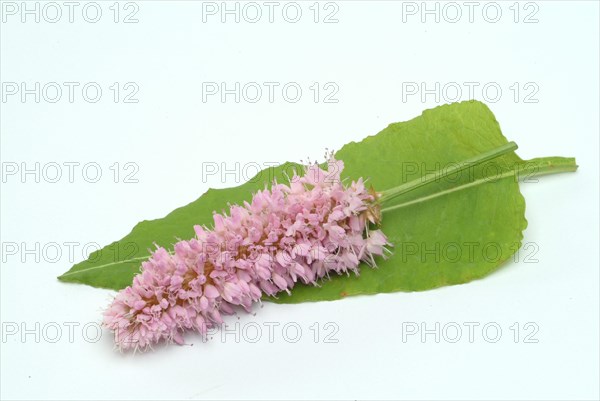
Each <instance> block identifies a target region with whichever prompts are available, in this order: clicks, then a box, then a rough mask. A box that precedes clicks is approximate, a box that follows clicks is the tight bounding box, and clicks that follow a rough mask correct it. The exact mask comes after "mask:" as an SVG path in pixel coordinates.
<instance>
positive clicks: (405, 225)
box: [59, 101, 577, 303]
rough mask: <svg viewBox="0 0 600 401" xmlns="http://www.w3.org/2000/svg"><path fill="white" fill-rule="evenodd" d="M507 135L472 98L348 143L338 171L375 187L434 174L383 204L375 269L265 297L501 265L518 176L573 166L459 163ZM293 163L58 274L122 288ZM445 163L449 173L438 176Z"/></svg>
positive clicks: (420, 282)
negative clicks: (381, 252) (380, 254)
mask: <svg viewBox="0 0 600 401" xmlns="http://www.w3.org/2000/svg"><path fill="white" fill-rule="evenodd" d="M507 143H508V141H507V140H506V138H505V137H504V136H503V135H502V133H501V131H500V127H499V125H498V122H497V121H496V119H495V118H494V115H493V114H492V112H491V111H490V110H489V109H488V108H487V106H485V105H484V104H482V103H480V102H476V101H469V102H462V103H454V104H450V105H444V106H440V107H437V108H435V109H431V110H426V111H425V112H423V114H422V115H421V116H420V117H417V118H415V119H413V120H410V121H406V122H402V123H395V124H391V125H390V126H388V127H387V128H386V129H384V130H383V131H381V132H380V133H379V134H377V135H375V136H371V137H368V138H366V139H365V140H363V141H361V142H359V143H354V142H353V143H349V144H347V145H346V146H344V147H343V148H342V149H340V151H338V152H337V153H336V158H338V159H341V160H343V161H344V163H345V169H344V172H343V177H345V178H350V179H357V178H359V177H365V178H369V183H370V184H371V185H372V186H373V187H374V188H375V190H377V191H385V190H389V189H392V188H395V187H398V186H401V185H403V184H407V183H409V182H412V183H414V182H415V180H423V179H424V177H426V176H427V177H429V178H431V176H432V174H433V175H436V177H437V176H439V179H436V180H434V181H433V182H430V183H427V184H426V185H422V186H415V185H412V184H411V185H409V186H410V187H411V188H412V187H414V189H412V190H411V191H410V192H406V193H402V194H400V195H398V196H396V197H394V198H393V200H390V201H389V203H385V204H383V205H382V206H383V208H384V209H383V210H384V213H383V219H382V227H381V228H382V230H383V231H384V233H386V235H387V236H388V237H389V239H390V241H391V242H392V243H393V244H394V248H392V249H393V254H392V255H391V256H390V257H389V258H388V259H387V260H383V259H381V258H380V259H379V260H377V264H378V268H377V269H371V268H369V267H367V266H366V265H363V266H362V267H361V274H360V276H355V275H350V276H345V275H344V276H332V277H331V280H326V281H323V282H322V283H320V285H319V286H317V287H314V286H305V285H297V286H296V287H295V288H294V290H293V292H292V295H291V296H288V295H282V296H280V297H279V298H277V299H269V300H272V301H275V302H280V303H297V302H304V301H321V300H333V299H339V298H342V297H345V296H350V295H358V294H375V293H382V292H394V291H421V290H427V289H431V288H436V287H440V286H444V285H451V284H460V283H466V282H468V281H471V280H474V279H478V278H481V277H484V276H486V275H487V274H489V273H491V272H493V271H494V270H496V269H498V268H499V266H500V265H501V264H502V263H503V262H505V261H507V260H509V259H510V258H511V257H512V255H513V254H514V253H515V252H516V251H517V250H518V249H519V247H520V246H521V240H522V238H523V235H522V231H523V230H524V229H525V227H526V226H527V221H526V220H525V216H524V214H525V201H524V199H523V196H522V195H521V193H520V192H519V183H518V180H517V178H520V179H522V180H523V179H525V180H528V179H533V178H534V177H537V176H539V175H543V174H550V173H554V172H562V171H575V169H576V167H577V166H576V165H575V161H574V159H570V158H560V157H551V158H542V159H533V160H530V161H527V162H525V161H523V160H522V159H520V158H519V157H518V156H517V155H516V154H515V153H514V152H510V153H508V154H505V155H503V156H500V157H497V158H495V159H493V160H489V161H487V162H485V163H481V164H479V165H475V166H469V168H467V169H463V170H460V169H456V168H455V167H456V166H457V164H459V163H461V162H462V161H465V160H468V159H470V158H473V157H477V156H479V155H481V154H483V153H486V152H489V151H490V150H493V149H495V148H498V147H502V146H503V145H506V144H507ZM294 168H299V166H298V165H296V164H293V163H288V164H285V165H283V166H280V167H277V168H274V169H269V170H265V171H263V172H261V173H259V174H258V175H257V176H256V177H254V178H253V179H252V180H250V181H249V182H248V183H245V184H243V185H241V186H239V187H235V188H229V189H219V190H214V189H211V190H209V191H208V192H206V193H205V194H204V195H202V196H201V197H200V198H199V199H197V200H196V201H194V202H192V203H190V204H189V205H187V206H184V207H182V208H179V209H176V210H175V211H173V212H172V213H170V214H169V215H167V216H166V217H165V218H162V219H158V220H152V221H143V222H141V223H139V224H138V225H137V226H135V227H134V229H133V230H132V232H131V233H130V234H128V235H127V236H126V237H124V238H123V239H122V240H120V241H118V242H115V243H113V244H111V245H109V246H107V247H105V248H103V249H101V250H99V251H98V252H96V253H94V254H92V255H90V258H89V259H88V260H86V261H84V262H81V263H79V264H77V265H75V266H73V267H72V268H71V270H69V271H68V272H67V273H65V274H63V275H62V276H60V277H59V279H60V280H62V281H68V282H78V283H84V284H89V285H92V286H96V287H105V288H113V289H116V290H118V289H122V288H124V287H126V286H127V285H130V284H131V281H132V277H133V276H134V275H135V274H136V273H137V272H139V267H140V263H141V261H142V260H144V259H145V258H147V257H148V255H149V253H148V249H149V248H152V247H153V243H157V244H159V245H161V246H165V247H167V248H172V244H173V243H174V242H176V240H177V238H191V237H192V236H193V235H194V232H193V228H192V227H193V225H194V224H201V225H202V224H204V225H211V222H212V212H213V211H222V210H223V209H226V208H227V204H228V203H241V202H242V201H244V200H249V199H250V198H251V195H252V193H253V192H255V191H256V190H258V189H262V188H264V185H265V183H269V182H271V181H272V179H273V178H274V177H275V178H277V179H278V180H279V181H280V182H282V181H284V180H285V176H286V174H287V175H290V174H291V172H292V171H293V169H294ZM457 170H458V172H457ZM450 171H454V174H451V175H448V176H444V174H445V173H448V172H450ZM384 198H385V197H384Z"/></svg>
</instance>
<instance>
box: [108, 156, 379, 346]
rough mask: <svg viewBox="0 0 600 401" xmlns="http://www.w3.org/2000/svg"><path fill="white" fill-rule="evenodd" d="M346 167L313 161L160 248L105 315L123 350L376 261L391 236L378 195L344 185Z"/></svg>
mask: <svg viewBox="0 0 600 401" xmlns="http://www.w3.org/2000/svg"><path fill="white" fill-rule="evenodd" d="M343 167H344V164H343V162H342V161H341V160H335V159H334V158H333V157H331V158H330V160H329V163H328V169H327V170H323V169H321V168H320V167H319V166H318V165H316V164H313V165H310V166H308V167H306V169H305V172H304V175H303V176H298V175H296V174H295V175H294V176H293V177H291V179H290V183H289V185H284V184H278V183H274V184H273V185H272V187H271V189H270V190H268V189H265V190H263V191H259V192H257V193H256V194H254V196H253V197H252V200H251V202H249V203H248V202H244V204H243V205H240V206H238V205H235V206H231V207H230V210H229V215H221V214H216V213H215V214H214V216H213V218H214V228H213V229H208V228H206V227H200V226H195V227H194V229H195V231H196V238H193V239H191V240H189V241H180V242H178V243H176V244H175V246H174V251H173V252H172V253H169V252H168V251H167V250H166V249H164V248H162V247H158V248H157V249H156V250H155V251H154V252H153V253H152V255H151V257H150V258H149V259H148V260H147V261H145V262H143V263H142V268H141V273H140V274H138V275H137V276H136V277H135V278H134V279H133V284H132V285H131V286H130V287H127V288H125V289H124V290H122V291H120V292H119V293H118V294H117V295H116V297H115V299H114V301H113V302H112V304H111V305H110V306H109V308H108V309H107V310H106V311H105V312H104V324H105V326H106V327H108V328H109V329H111V330H112V331H113V332H114V333H115V342H116V344H117V346H118V347H119V348H121V349H129V348H134V349H138V348H141V349H145V348H147V347H149V346H151V345H152V344H154V343H157V342H159V341H163V340H164V341H168V342H173V341H174V342H176V343H178V344H182V343H183V337H182V333H183V332H184V331H186V330H195V331H198V332H200V333H202V334H206V331H207V329H208V328H210V327H212V326H214V325H219V324H221V323H222V315H229V314H232V313H234V310H235V309H234V308H235V307H238V306H239V307H242V308H243V309H245V310H246V311H250V310H251V307H252V304H253V303H255V302H258V301H260V299H261V297H262V296H263V295H276V294H278V293H280V292H283V291H286V292H288V293H289V292H290V290H291V289H292V288H293V287H294V285H295V284H296V283H297V282H301V283H304V284H312V285H316V284H317V283H318V281H319V280H320V279H322V278H324V277H326V276H328V275H329V274H331V273H336V274H343V273H346V274H349V273H350V272H354V273H356V274H358V273H359V270H358V266H359V264H360V262H361V261H362V262H366V263H367V264H369V265H370V266H372V267H375V266H376V264H375V257H376V256H384V251H385V250H386V248H385V247H386V245H389V244H388V240H387V238H386V236H385V235H384V234H383V233H382V232H381V231H380V230H377V229H375V230H369V223H371V224H375V223H378V221H379V209H378V206H377V204H376V200H377V199H376V197H377V194H376V193H375V192H373V191H369V190H367V189H366V187H365V183H364V181H363V180H362V179H358V180H357V181H354V182H351V183H350V184H349V185H344V184H343V183H342V182H341V180H340V173H341V172H342V170H343Z"/></svg>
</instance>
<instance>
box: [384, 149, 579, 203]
mask: <svg viewBox="0 0 600 401" xmlns="http://www.w3.org/2000/svg"><path fill="white" fill-rule="evenodd" d="M577 167H578V166H577V164H576V162H575V159H574V158H572V157H539V158H535V159H531V160H526V161H524V162H523V163H521V164H519V165H518V166H517V168H516V169H515V170H510V171H505V172H504V173H502V174H501V175H500V176H498V177H497V179H495V180H494V181H497V180H498V179H502V178H506V177H516V179H518V180H522V181H524V182H536V181H537V180H536V177H538V176H543V175H549V174H558V173H568V172H574V171H577ZM487 182H490V181H488V180H486V179H479V180H474V181H472V182H468V183H465V184H462V185H458V186H456V187H453V188H449V189H446V190H443V191H440V192H436V193H433V194H430V195H427V196H424V197H422V198H418V199H412V200H410V201H407V202H403V203H399V204H396V205H393V206H388V207H385V208H382V209H381V210H380V211H381V212H382V213H385V212H389V211H392V210H396V209H400V208H403V207H406V206H410V205H413V204H416V203H421V202H425V201H428V200H430V199H434V198H437V197H440V196H444V195H448V194H451V193H453V192H457V191H461V190H463V189H467V188H469V187H474V186H477V185H481V184H484V183H487Z"/></svg>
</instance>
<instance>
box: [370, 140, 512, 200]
mask: <svg viewBox="0 0 600 401" xmlns="http://www.w3.org/2000/svg"><path fill="white" fill-rule="evenodd" d="M516 149H517V144H516V143H514V142H509V143H507V144H506V145H502V146H500V147H498V148H496V149H492V150H490V151H489V152H485V153H482V154H480V155H477V156H475V157H472V158H470V159H467V160H465V161H463V162H462V163H460V164H456V165H453V166H450V167H448V168H445V169H443V170H438V171H436V172H434V173H430V174H426V175H425V176H423V177H421V178H417V179H415V180H412V181H409V182H407V183H405V184H402V185H399V186H397V187H394V188H391V189H388V190H385V191H383V192H381V197H380V198H379V202H380V203H387V202H389V201H390V200H392V199H394V198H396V197H398V196H400V195H403V194H405V193H407V192H410V191H413V190H415V189H417V188H419V187H422V186H423V185H427V184H429V183H430V182H433V181H439V180H441V179H442V178H444V177H447V176H449V175H452V174H455V173H458V172H459V171H462V170H465V169H468V168H471V167H473V166H476V165H478V164H481V163H484V162H486V161H488V160H491V159H495V158H496V157H499V156H502V155H504V154H507V153H510V152H513V151H515V150H516Z"/></svg>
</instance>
